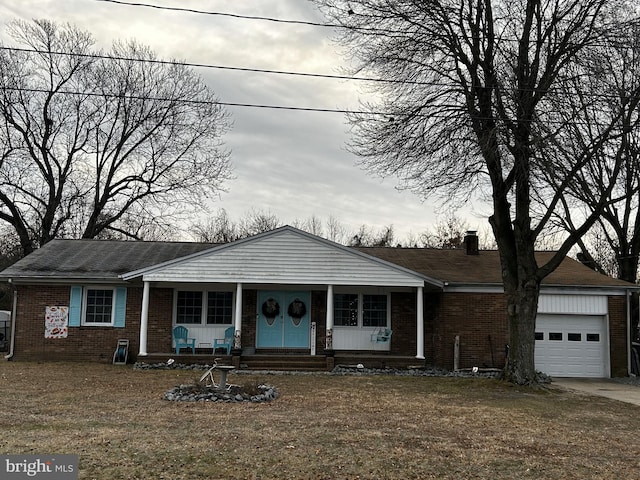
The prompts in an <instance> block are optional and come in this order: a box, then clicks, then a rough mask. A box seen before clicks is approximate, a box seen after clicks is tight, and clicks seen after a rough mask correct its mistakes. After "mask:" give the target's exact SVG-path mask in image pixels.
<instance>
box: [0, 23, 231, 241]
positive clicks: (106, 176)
mask: <svg viewBox="0 0 640 480" xmlns="http://www.w3.org/2000/svg"><path fill="white" fill-rule="evenodd" d="M8 33H9V34H10V36H11V37H12V39H13V41H14V44H12V45H4V46H3V49H2V50H1V51H0V222H2V223H4V224H5V225H9V226H10V227H11V229H12V230H13V231H14V232H15V234H16V236H17V238H18V239H19V243H20V246H21V249H22V252H23V253H24V254H28V253H29V252H31V251H33V250H34V249H35V248H37V247H38V246H40V245H43V244H45V243H46V242H48V241H49V240H51V239H53V238H55V237H82V238H96V237H109V236H112V235H114V234H115V235H119V236H124V237H128V238H139V237H140V232H141V231H145V230H147V229H149V228H150V226H151V225H153V226H155V227H162V228H165V227H168V226H170V224H171V220H170V219H171V218H172V216H177V215H179V214H181V213H182V214H185V213H188V212H189V211H193V210H195V209H196V208H200V207H201V206H202V205H203V200H204V199H205V198H206V197H209V196H211V195H212V194H214V193H216V192H218V191H219V190H220V189H221V186H222V183H223V182H224V181H225V180H226V179H228V178H229V160H228V153H227V152H226V151H225V150H224V149H223V148H222V145H221V136H222V135H223V133H225V131H226V130H227V129H228V126H229V121H228V116H227V114H226V113H225V111H224V110H223V109H222V108H221V107H220V105H219V104H218V103H217V99H216V97H215V96H214V94H213V93H212V92H211V91H210V90H209V89H208V88H207V87H206V86H205V85H204V83H203V82H202V80H201V79H200V78H199V77H198V76H197V75H196V74H195V73H194V72H193V71H192V70H190V69H189V68H187V67H186V66H185V65H182V64H179V63H176V62H159V61H157V59H156V58H155V56H154V54H153V52H151V51H150V50H149V49H148V48H146V47H144V46H142V45H139V44H137V43H135V42H129V43H115V44H114V46H113V49H112V50H111V52H109V53H103V52H101V51H97V50H95V48H94V42H93V39H92V37H91V35H90V34H89V33H88V32H84V31H81V30H78V29H76V28H75V27H73V26H71V25H62V26H60V25H56V24H55V23H52V22H49V21H46V20H39V21H35V22H33V23H27V22H22V21H16V22H14V23H12V24H10V26H9V27H8ZM167 222H168V223H167Z"/></svg>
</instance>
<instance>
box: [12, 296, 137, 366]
mask: <svg viewBox="0 0 640 480" xmlns="http://www.w3.org/2000/svg"><path fill="white" fill-rule="evenodd" d="M70 289H71V286H70V285H67V286H62V285H61V286H57V285H56V286H22V285H21V286H18V303H17V306H16V316H17V320H16V337H15V355H14V358H15V359H16V360H57V361H61V360H72V361H93V362H104V363H111V362H112V360H113V352H114V351H115V349H116V346H117V343H118V339H121V338H126V339H129V342H130V343H129V351H130V352H132V353H133V354H134V355H135V354H136V353H137V351H138V340H139V333H138V332H139V326H140V323H139V322H140V314H139V308H138V307H137V305H140V298H141V291H142V289H137V288H128V289H127V314H126V315H127V316H126V325H125V327H124V328H114V327H84V326H80V327H70V328H69V332H68V335H67V338H59V339H45V338H44V316H45V309H46V307H47V306H68V305H69V297H70Z"/></svg>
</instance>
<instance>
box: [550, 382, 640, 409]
mask: <svg viewBox="0 0 640 480" xmlns="http://www.w3.org/2000/svg"><path fill="white" fill-rule="evenodd" d="M551 385H555V386H556V387H561V388H563V389H566V390H573V391H576V392H582V393H586V394H589V395H598V396H600V397H607V398H611V399H613V400H618V401H620V402H626V403H632V404H634V405H638V406H640V387H639V386H636V385H626V384H624V383H617V382H614V381H613V380H610V379H608V378H554V379H553V381H552V382H551Z"/></svg>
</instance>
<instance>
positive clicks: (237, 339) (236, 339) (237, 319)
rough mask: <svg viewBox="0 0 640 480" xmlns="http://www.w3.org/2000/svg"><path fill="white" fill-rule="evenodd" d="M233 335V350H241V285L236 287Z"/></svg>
mask: <svg viewBox="0 0 640 480" xmlns="http://www.w3.org/2000/svg"><path fill="white" fill-rule="evenodd" d="M234 324H235V333H234V334H233V348H242V341H241V338H242V284H241V283H238V284H237V285H236V312H235V316H234Z"/></svg>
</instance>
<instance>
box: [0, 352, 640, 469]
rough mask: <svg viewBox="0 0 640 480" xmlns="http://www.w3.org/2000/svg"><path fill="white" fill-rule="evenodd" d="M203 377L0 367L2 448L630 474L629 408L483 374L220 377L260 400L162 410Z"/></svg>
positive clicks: (195, 465)
mask: <svg viewBox="0 0 640 480" xmlns="http://www.w3.org/2000/svg"><path fill="white" fill-rule="evenodd" d="M201 375H202V372H193V371H184V370H167V371H162V370H148V371H147V370H133V369H132V368H131V367H129V366H125V367H122V366H111V365H86V364H70V363H40V364H36V363H22V362H6V363H5V362H3V363H0V409H1V411H2V415H1V416H0V429H1V431H2V435H1V437H0V446H1V450H2V451H3V452H5V453H10V454H52V453H58V454H63V453H66V454H77V455H79V458H80V474H79V477H80V478H81V479H93V478H95V479H145V480H146V479H196V478H206V479H272V478H273V479H275V478H278V479H281V478H294V479H297V478H300V479H357V478H359V479H373V478H390V479H395V478H398V479H425V478H445V479H447V478H450V479H453V478H455V479H460V478H478V479H483V478H487V479H488V478H491V479H513V478H518V479H522V478H531V479H540V478H554V479H555V478H563V479H586V478H599V479H600V478H636V477H637V472H638V470H639V468H640V461H639V460H638V456H637V446H636V445H637V440H636V437H637V432H638V431H640V419H639V417H640V415H639V414H640V410H639V407H634V406H631V405H627V404H623V403H619V402H615V401H611V400H607V399H604V398H599V397H588V396H584V395H574V394H572V393H570V392H565V391H559V390H556V389H554V388H553V386H552V387H551V388H550V389H546V390H531V389H527V388H522V387H514V386H511V385H508V384H505V383H502V382H500V381H497V380H493V379H474V378H433V377H399V376H330V375H303V376H293V375H292V376H287V375H278V376H277V377H275V376H263V375H255V376H242V378H241V379H240V376H238V377H235V376H233V375H230V376H229V380H230V381H231V382H233V383H241V382H245V381H252V382H256V383H257V384H263V383H264V384H270V385H275V387H276V388H277V390H278V392H279V397H278V399H277V400H276V401H272V402H266V403H251V402H243V403H224V402H167V401H165V400H163V395H164V394H165V392H166V391H167V390H168V389H171V388H172V387H174V386H175V385H180V384H192V383H197V381H198V379H199V378H200V376H201Z"/></svg>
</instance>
